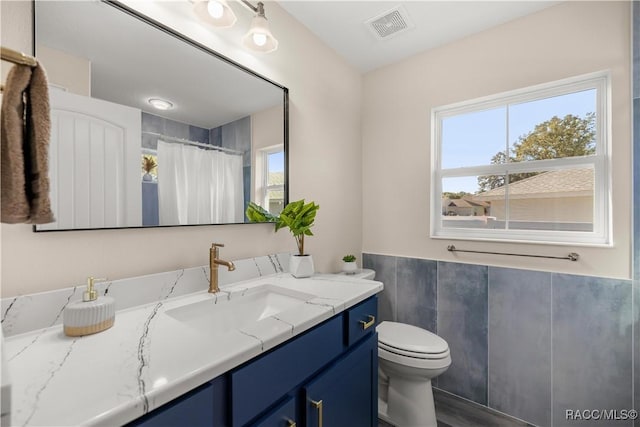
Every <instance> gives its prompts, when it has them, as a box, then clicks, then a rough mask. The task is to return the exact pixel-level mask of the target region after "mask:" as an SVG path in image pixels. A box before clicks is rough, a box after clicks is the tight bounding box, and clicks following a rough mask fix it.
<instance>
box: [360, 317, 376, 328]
mask: <svg viewBox="0 0 640 427" xmlns="http://www.w3.org/2000/svg"><path fill="white" fill-rule="evenodd" d="M368 317H369V321H368V322H365V321H364V320H361V321H360V324H361V325H362V329H369V328H370V327H371V326H373V325H374V324H375V323H376V316H372V315H369V316H368Z"/></svg>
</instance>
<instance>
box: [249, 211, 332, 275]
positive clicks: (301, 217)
mask: <svg viewBox="0 0 640 427" xmlns="http://www.w3.org/2000/svg"><path fill="white" fill-rule="evenodd" d="M318 209H320V205H317V204H315V203H314V202H309V203H305V201H304V199H302V200H298V201H295V202H291V203H289V204H287V206H285V207H284V209H283V210H282V212H280V215H273V214H272V213H271V212H269V211H267V210H266V209H264V208H262V207H261V206H259V205H257V204H255V203H253V202H250V203H249V206H248V207H247V211H246V215H247V218H249V221H251V222H273V223H275V226H276V230H275V231H278V230H280V229H281V228H285V227H286V228H289V230H290V231H291V234H293V237H294V238H295V239H296V245H297V246H298V253H297V254H293V255H292V256H291V260H290V261H289V272H290V273H291V274H292V275H293V276H294V277H310V276H311V275H312V274H313V272H314V267H313V258H312V256H311V255H309V254H306V253H305V251H304V236H313V233H312V232H311V227H313V224H314V221H315V218H316V213H317V212H318Z"/></svg>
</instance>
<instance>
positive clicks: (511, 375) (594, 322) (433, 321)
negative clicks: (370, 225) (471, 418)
mask: <svg viewBox="0 0 640 427" xmlns="http://www.w3.org/2000/svg"><path fill="white" fill-rule="evenodd" d="M363 266H364V267H365V268H372V269H374V270H376V273H377V274H376V279H377V280H381V281H383V282H384V284H385V290H384V291H383V293H382V294H381V295H380V299H379V301H380V308H379V315H380V317H381V320H395V321H400V322H405V323H409V324H413V325H416V326H420V327H422V328H425V329H427V330H430V331H432V332H434V333H437V334H438V335H440V336H441V337H442V338H444V339H445V340H446V341H447V342H448V343H449V346H450V349H451V357H452V365H451V367H450V368H449V370H448V371H447V372H446V373H444V374H443V375H441V376H440V377H438V378H437V379H436V380H437V381H436V383H435V384H434V385H435V386H437V387H439V388H441V389H443V390H446V391H449V392H451V393H454V394H456V395H458V396H461V397H464V398H466V399H470V400H472V401H474V402H477V403H480V404H483V405H486V406H488V407H491V408H494V409H496V410H499V411H501V412H504V413H507V414H509V415H512V416H515V417H517V418H521V419H523V420H525V421H528V422H530V423H533V424H536V425H540V426H551V425H553V426H565V425H581V422H575V423H572V422H570V421H567V420H566V419H565V410H566V409H599V408H601V409H631V408H632V401H633V399H632V397H633V385H632V383H633V375H632V363H633V360H634V354H633V349H632V344H633V342H632V341H633V340H632V324H633V313H632V281H631V280H613V279H605V278H596V277H586V276H577V275H568V274H556V273H549V272H539V271H529V270H520V269H512V268H498V267H490V266H482V265H471V264H465V263H454V262H443V261H433V260H424V259H415V258H406V257H395V256H386V255H375V254H364V255H363ZM638 356H639V354H638V353H636V355H635V358H638ZM583 422H584V421H582V423H583ZM589 425H613V426H632V425H633V424H632V422H631V421H629V420H627V421H616V422H614V423H613V424H612V423H611V421H608V422H606V423H602V424H599V423H597V422H591V423H590V424H589Z"/></svg>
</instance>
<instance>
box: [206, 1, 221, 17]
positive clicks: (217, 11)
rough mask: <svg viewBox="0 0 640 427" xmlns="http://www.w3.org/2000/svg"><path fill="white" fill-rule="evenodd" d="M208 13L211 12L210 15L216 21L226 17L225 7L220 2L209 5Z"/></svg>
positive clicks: (210, 2)
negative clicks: (223, 16)
mask: <svg viewBox="0 0 640 427" xmlns="http://www.w3.org/2000/svg"><path fill="white" fill-rule="evenodd" d="M207 11H209V15H211V16H212V17H213V18H215V19H220V18H222V15H224V7H223V6H222V4H221V3H220V2H218V1H215V0H211V1H209V3H207Z"/></svg>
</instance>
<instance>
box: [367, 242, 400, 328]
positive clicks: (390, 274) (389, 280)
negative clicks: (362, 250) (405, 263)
mask: <svg viewBox="0 0 640 427" xmlns="http://www.w3.org/2000/svg"><path fill="white" fill-rule="evenodd" d="M362 267H363V268H371V269H373V270H375V271H376V280H379V281H381V282H383V283H384V292H383V293H381V294H378V318H379V321H380V322H383V321H385V320H391V321H392V322H395V321H397V318H396V257H389V256H384V255H373V254H363V255H362Z"/></svg>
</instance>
